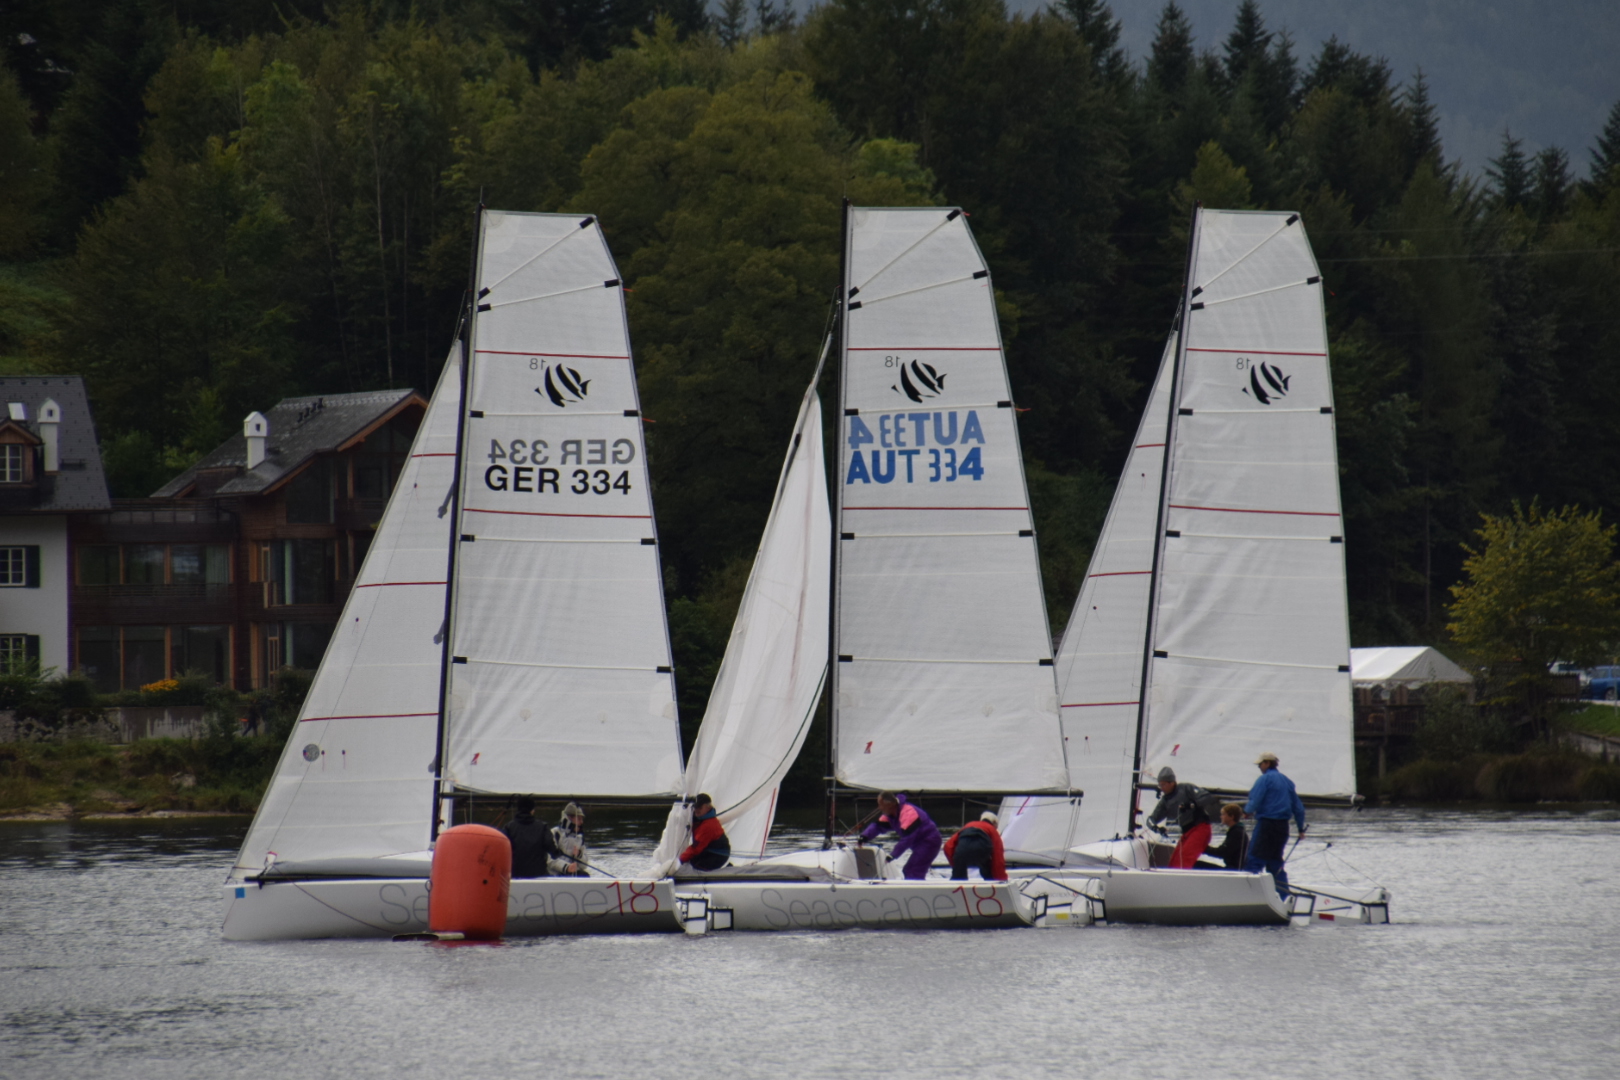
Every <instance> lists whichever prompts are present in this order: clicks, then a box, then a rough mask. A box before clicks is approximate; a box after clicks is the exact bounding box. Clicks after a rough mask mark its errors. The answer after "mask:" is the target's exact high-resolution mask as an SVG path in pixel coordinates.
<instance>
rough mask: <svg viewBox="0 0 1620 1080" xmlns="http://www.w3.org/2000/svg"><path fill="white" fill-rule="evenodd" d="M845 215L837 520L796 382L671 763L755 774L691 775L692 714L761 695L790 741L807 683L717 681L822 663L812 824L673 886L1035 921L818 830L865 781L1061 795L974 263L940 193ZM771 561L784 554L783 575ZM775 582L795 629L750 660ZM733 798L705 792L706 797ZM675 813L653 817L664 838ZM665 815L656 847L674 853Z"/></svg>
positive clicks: (809, 399) (994, 339) (813, 419)
mask: <svg viewBox="0 0 1620 1080" xmlns="http://www.w3.org/2000/svg"><path fill="white" fill-rule="evenodd" d="M844 234H845V253H844V276H843V282H842V290H841V293H840V298H841V299H840V309H841V310H840V313H839V319H838V324H837V330H836V332H835V334H836V339H837V346H838V347H837V354H838V357H837V358H838V371H839V380H838V382H839V397H840V399H839V411H838V415H839V424H838V431H839V435H838V438H839V455H838V464H837V470H836V473H835V476H836V479H837V481H838V483H837V484H836V489H837V495H836V502H835V505H836V515H837V516H836V521H833V520H829V519H828V517H827V509H826V505H825V494H824V491H823V489H822V487H821V484H822V480H821V475H822V472H821V471H822V468H823V466H822V463H821V451H820V444H819V442H814V440H819V439H820V438H821V429H820V423H819V416H820V405H819V401H818V399H817V397H816V394H815V389H814V386H815V384H814V382H812V385H811V389H810V391H809V392H808V393H807V394H806V397H805V404H804V407H803V408H802V409H801V412H800V415H799V420H798V423H797V425H796V427H795V431H794V435H793V441H792V444H791V445H790V449H789V453H788V460H787V463H786V464H785V465H784V479H783V482H782V484H781V486H780V487H779V492H778V497H777V503H776V506H775V507H774V508H773V511H772V516H771V525H770V526H769V527H768V528H767V531H766V537H765V540H764V542H763V544H762V546H761V549H760V554H759V556H758V560H757V561H756V567H755V575H754V577H753V578H752V579H751V580H750V583H749V592H748V594H746V595H745V599H744V602H743V608H742V611H741V612H740V613H739V616H738V622H737V629H736V630H735V631H734V633H733V637H732V641H731V645H730V647H729V648H728V651H727V655H726V659H725V666H724V667H723V668H722V673H721V678H720V683H719V684H718V685H717V688H716V695H717V698H716V701H712V702H711V704H710V709H709V713H708V714H707V715H706V716H705V719H704V726H703V730H702V731H701V733H700V734H699V736H698V746H699V752H695V753H694V758H693V763H692V765H691V766H690V767H689V773H688V787H689V788H692V789H693V790H694V791H695V790H697V789H698V788H700V787H702V786H703V785H705V784H709V785H711V794H713V793H714V790H717V789H720V788H721V785H722V783H731V784H734V785H736V786H737V789H738V790H755V791H763V790H765V789H766V784H767V779H766V777H765V776H764V775H761V776H759V777H757V778H755V779H753V780H750V781H747V782H739V780H738V778H737V776H736V774H732V775H730V776H726V777H725V778H724V780H721V779H716V780H713V781H711V780H709V779H707V778H706V777H704V774H703V773H700V772H699V771H698V770H699V769H704V770H707V769H708V765H707V763H705V762H703V761H702V760H701V759H702V757H703V754H702V750H703V748H704V747H705V746H706V745H708V740H709V738H710V735H711V728H710V724H711V723H718V724H720V725H722V726H720V727H717V728H715V729H714V731H715V733H716V734H721V733H726V734H723V735H722V736H721V737H722V738H735V737H736V736H735V735H734V734H730V733H731V732H733V731H735V730H736V723H737V721H739V720H740V721H742V722H743V724H745V725H746V724H747V723H748V718H749V717H751V716H756V715H763V716H765V717H768V718H767V719H764V720H762V721H761V724H760V726H761V727H762V728H763V729H764V731H765V732H776V731H780V732H783V733H786V732H787V731H788V730H790V729H793V730H796V731H798V732H799V734H798V737H797V740H790V739H787V738H782V739H780V740H779V742H778V745H779V746H780V747H781V748H783V749H787V748H789V747H790V746H791V749H792V750H793V751H794V752H796V751H797V749H798V747H799V745H800V744H801V743H802V739H803V736H802V730H803V728H802V725H803V724H804V723H805V722H806V721H807V720H808V717H809V710H810V709H811V708H812V707H813V706H814V703H815V695H814V694H813V693H809V692H801V693H800V694H799V695H798V696H796V697H795V698H794V701H793V704H792V706H791V707H788V708H781V709H777V708H764V709H760V708H759V707H758V706H755V705H749V704H747V703H746V702H745V700H744V699H743V698H741V697H738V696H736V695H735V694H734V689H733V686H732V685H731V684H730V683H728V672H733V671H743V670H749V671H751V675H749V676H747V677H741V676H738V677H737V678H738V681H739V682H743V683H748V682H752V683H759V682H762V681H764V682H767V683H768V681H769V680H764V679H762V676H764V675H765V674H766V673H767V672H768V671H769V670H772V668H771V667H770V666H769V665H770V664H774V665H776V667H777V668H778V669H780V670H781V671H782V672H784V678H785V673H786V672H788V671H789V670H796V671H798V672H799V673H800V674H799V678H798V681H797V682H796V683H794V684H793V685H796V686H798V687H800V688H801V691H808V690H809V687H810V685H811V681H812V680H811V677H810V676H811V675H812V674H813V675H814V677H815V679H816V680H819V679H820V677H821V672H822V671H823V670H827V669H828V664H827V661H828V660H829V659H832V660H833V661H834V662H833V663H832V664H831V665H830V678H829V679H828V680H827V682H828V687H827V690H826V694H827V697H828V702H829V714H830V718H831V738H830V740H829V742H830V754H829V759H830V760H829V773H828V776H829V779H830V781H831V783H832V787H831V788H830V789H829V792H828V803H829V826H828V834H827V843H826V845H825V846H824V848H823V849H822V850H818V851H805V852H796V853H791V854H788V855H782V856H776V857H773V858H766V859H763V860H761V861H758V862H756V863H754V864H752V865H746V866H741V867H732V868H728V869H727V870H722V871H717V872H715V873H713V874H693V875H691V877H690V879H688V880H685V881H683V885H684V886H686V887H688V888H701V889H702V892H703V895H704V898H705V899H706V901H707V904H708V908H709V911H710V912H711V913H713V915H714V916H715V917H717V918H718V919H720V920H721V921H720V922H718V923H716V925H717V926H730V927H731V928H734V929H758V930H766V929H794V928H806V929H808V928H829V927H842V926H873V927H912V928H932V927H981V926H984V927H990V926H1014V925H1028V924H1029V923H1031V922H1033V921H1036V920H1037V919H1038V918H1040V917H1041V915H1042V913H1043V912H1044V904H1045V901H1044V899H1043V900H1039V901H1031V900H1030V898H1029V897H1027V896H1025V895H1024V894H1023V893H1022V892H1021V891H1020V890H1019V889H1018V888H1017V887H1015V886H1012V885H1009V884H1007V883H1003V882H979V881H974V882H971V883H965V884H964V883H961V882H950V881H943V880H937V879H936V880H925V881H904V880H898V869H897V868H893V867H889V866H888V865H887V860H886V858H885V857H884V854H883V852H882V851H881V850H880V849H877V848H872V847H862V846H855V845H846V844H843V843H840V842H838V838H836V837H834V835H833V826H832V824H831V822H832V820H833V816H834V814H835V812H836V802H835V800H836V799H837V798H838V797H840V796H842V797H845V798H848V797H850V796H853V795H856V794H857V793H860V792H868V793H873V792H876V791H879V790H883V789H894V790H906V791H908V792H910V793H912V794H913V795H917V794H948V795H953V796H962V797H971V796H976V795H983V794H984V793H987V792H990V793H995V794H996V795H1000V794H1001V793H1004V792H1007V791H1012V790H1019V791H1026V790H1027V791H1049V792H1054V793H1064V792H1066V791H1067V782H1068V781H1067V770H1066V768H1065V765H1064V760H1063V741H1062V738H1061V734H1060V731H1059V726H1058V716H1057V697H1056V683H1055V680H1054V677H1053V670H1052V658H1051V655H1050V652H1051V640H1050V638H1049V636H1048V634H1047V630H1046V612H1045V608H1044V601H1043V599H1042V593H1041V587H1040V569H1039V565H1038V562H1037V559H1036V551H1035V540H1034V526H1033V521H1032V519H1031V517H1030V510H1029V499H1028V495H1027V490H1026V488H1025V482H1024V475H1023V462H1022V455H1021V454H1020V452H1019V447H1018V436H1017V427H1016V414H1015V411H1014V409H1013V407H1012V400H1011V393H1010V390H1009V384H1008V380H1007V372H1006V366H1005V363H1004V361H1003V358H1002V348H1001V338H1000V329H999V325H998V322H997V319H996V312H995V298H994V292H993V291H992V288H991V283H990V279H989V271H988V269H987V268H986V266H985V264H984V260H983V258H982V256H981V255H980V253H979V250H978V247H977V245H976V244H975V243H974V241H973V237H972V234H971V233H970V232H969V230H968V227H967V220H966V215H964V214H963V212H962V211H961V210H959V209H954V208H949V207H945V208H938V207H926V208H907V209H883V208H848V209H846V221H845V229H844ZM812 443H813V445H814V448H813V449H812ZM795 455H799V456H804V457H806V458H807V460H806V461H805V464H806V465H812V466H813V467H812V468H809V469H805V470H804V472H803V473H801V474H800V482H801V487H799V488H795V487H793V486H792V481H793V475H794V474H793V470H794V469H795V468H797V467H798V466H797V464H796V461H797V458H796V456H795ZM802 493H808V494H809V497H810V498H809V502H808V503H805V502H804V501H803V498H804V494H802ZM790 510H791V516H789V513H788V512H789V511H790ZM790 521H791V523H792V525H791V527H790V528H785V527H783V526H784V525H785V524H786V523H788V522H790ZM816 530H825V534H824V535H826V536H827V540H826V542H821V541H819V540H818V541H816V542H815V543H807V542H806V540H805V535H806V533H807V532H808V531H816ZM834 533H836V540H834V539H832V536H833V534H834ZM788 567H791V568H792V573H791V574H784V570H783V569H782V568H788ZM762 568H770V569H768V570H762ZM818 577H819V580H818ZM782 579H787V580H789V581H791V583H792V586H793V587H792V589H791V590H789V591H790V592H791V595H792V598H793V600H794V602H795V604H796V605H797V606H796V607H793V608H792V611H793V612H794V613H795V614H796V617H797V618H798V620H799V622H798V630H797V633H796V634H791V635H790V634H785V633H783V632H781V631H777V633H778V635H779V636H778V638H777V639H776V640H778V641H779V642H780V647H779V648H778V649H777V652H776V659H775V660H774V661H767V660H766V659H764V657H763V655H762V653H761V652H760V650H759V648H758V647H757V645H753V644H751V642H752V641H753V638H754V636H755V634H756V625H755V623H756V620H759V622H760V625H759V627H758V628H759V629H766V630H768V629H769V628H770V627H771V626H772V625H774V624H773V623H772V622H771V620H780V619H782V618H785V617H786V616H787V614H788V610H787V608H785V607H784V606H783V604H781V603H774V604H770V605H769V606H768V608H767V611H768V614H767V615H765V616H764V617H763V618H761V616H760V615H758V614H755V607H754V604H755V602H756V597H755V589H756V586H760V587H766V588H775V589H776V590H777V591H781V589H780V586H771V585H769V583H770V582H772V581H777V580H782ZM829 583H830V585H831V587H829ZM822 604H830V614H829V613H828V608H826V607H819V606H818V605H822ZM762 606H765V605H762ZM812 629H816V630H820V631H822V632H823V633H826V634H827V636H825V637H823V638H822V640H821V641H820V642H819V646H820V647H819V649H814V648H813V646H812V644H811V642H810V640H809V631H811V630H812ZM829 630H830V633H828V631H829ZM789 645H791V648H788V647H787V646H789ZM749 649H753V652H752V653H750V652H748V651H746V650H749ZM812 654H813V655H814V656H815V658H816V659H815V660H814V661H813V662H811V661H809V660H808V657H809V656H810V655H812ZM792 665H799V666H798V667H796V668H795V667H793V666H792ZM781 685H788V684H787V683H786V682H782V683H781ZM794 725H798V727H797V728H794ZM718 742H719V740H717V745H718ZM761 761H762V763H763V762H765V761H781V757H780V755H777V756H772V755H765V756H764V757H763V758H761ZM780 768H781V770H782V771H785V769H786V764H785V763H783V764H781V766H780ZM712 775H715V776H717V777H718V776H719V775H720V773H719V772H715V773H713V774H712ZM775 776H776V778H777V779H778V780H779V779H780V773H779V772H778V773H776V774H775ZM729 798H730V796H727V798H721V797H719V796H718V795H717V796H716V802H717V805H721V806H724V805H725V803H726V802H727V801H728V799H729ZM678 809H679V808H677V814H672V817H671V828H672V830H674V831H673V835H677V836H678V835H679V834H680V824H681V819H680V818H679V817H678ZM721 819H722V821H723V822H725V821H726V814H725V811H724V810H722V813H721ZM738 821H739V822H744V821H745V816H744V815H739V816H738ZM765 824H766V826H767V827H768V824H769V822H768V820H767V821H766V822H765ZM729 828H731V826H730V825H729V824H728V829H729ZM738 834H739V836H740V838H741V840H742V844H741V845H737V844H736V839H737V838H739V837H734V850H736V849H737V847H743V848H744V850H749V851H752V850H755V845H756V844H759V845H762V843H763V839H764V836H763V834H761V833H759V832H758V831H756V829H755V827H754V826H752V825H749V824H743V826H742V827H741V828H739V829H738ZM671 835H672V833H668V832H667V833H666V842H665V847H664V849H663V850H662V851H661V854H662V855H664V856H665V857H667V856H668V854H669V852H670V851H673V850H675V847H674V844H673V843H671V842H670V836H671Z"/></svg>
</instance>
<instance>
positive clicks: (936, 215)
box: [834, 207, 1067, 792]
mask: <svg viewBox="0 0 1620 1080" xmlns="http://www.w3.org/2000/svg"><path fill="white" fill-rule="evenodd" d="M846 245H847V250H846V258H845V266H846V271H845V273H846V277H845V296H846V310H845V315H844V318H843V319H842V320H841V333H842V338H843V341H842V345H843V348H842V349H841V352H842V360H843V377H842V379H841V386H842V392H843V400H842V401H841V402H840V425H839V430H840V437H839V463H838V471H837V478H838V490H839V496H838V497H839V504H840V505H839V513H840V521H839V525H838V528H839V532H840V540H839V570H838V580H837V582H836V588H837V594H838V595H837V605H836V609H835V612H834V619H835V620H836V625H837V633H836V651H837V653H838V663H837V664H836V665H835V675H834V678H835V680H836V681H835V685H834V691H835V707H836V708H835V723H834V733H835V734H834V737H835V742H834V765H835V774H836V778H837V780H838V781H839V782H840V783H843V784H847V785H851V786H854V787H859V788H869V789H870V788H885V787H887V788H905V789H908V790H911V791H1023V792H1040V791H1062V790H1065V789H1066V786H1067V771H1066V769H1065V767H1064V760H1063V743H1062V738H1061V735H1060V732H1059V723H1058V715H1057V699H1056V684H1055V682H1054V679H1053V670H1052V666H1051V638H1050V636H1049V632H1048V629H1047V623H1046V612H1045V605H1044V602H1043V599H1042V596H1041V585H1040V568H1039V566H1038V564H1037V560H1036V550H1035V538H1034V525H1033V521H1032V519H1031V517H1030V511H1029V498H1028V494H1027V491H1026V488H1025V484H1024V471H1023V461H1022V457H1021V455H1020V453H1019V446H1018V431H1017V425H1016V421H1015V413H1014V410H1013V407H1012V401H1011V397H1012V395H1011V393H1010V391H1009V388H1008V381H1007V371H1006V366H1005V363H1004V362H1003V358H1002V351H1001V333H1000V328H999V326H998V325H997V321H996V308H995V293H994V290H993V289H992V288H991V283H990V277H989V271H988V270H987V269H986V267H985V264H984V260H983V258H982V257H981V256H980V254H979V250H978V247H977V245H976V244H975V243H974V242H973V237H972V235H971V234H970V233H969V231H968V228H967V220H966V217H965V216H964V215H963V214H962V212H961V211H960V210H951V209H942V208H935V207H928V208H916V209H897V210H895V209H854V210H852V211H851V212H850V228H849V233H848V236H847V237H846Z"/></svg>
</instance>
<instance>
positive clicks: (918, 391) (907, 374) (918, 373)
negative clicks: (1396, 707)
mask: <svg viewBox="0 0 1620 1080" xmlns="http://www.w3.org/2000/svg"><path fill="white" fill-rule="evenodd" d="M889 389H891V390H893V391H894V392H895V393H897V394H904V395H906V397H908V398H910V399H911V400H912V401H915V402H918V403H921V402H922V400H923V399H924V398H931V397H939V395H941V394H943V393H944V392H945V373H944V372H943V371H940V370H939V369H938V368H936V367H934V365H933V364H925V363H923V362H922V361H921V360H913V361H912V362H911V363H909V364H901V365H900V382H899V383H898V384H896V385H894V386H891V387H889Z"/></svg>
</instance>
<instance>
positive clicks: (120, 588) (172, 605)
mask: <svg viewBox="0 0 1620 1080" xmlns="http://www.w3.org/2000/svg"><path fill="white" fill-rule="evenodd" d="M234 588H235V587H234V586H232V585H229V584H215V585H75V586H74V587H73V610H74V616H73V618H74V622H76V623H78V624H79V625H80V626H90V625H94V624H96V623H100V622H112V623H128V622H153V623H158V622H171V621H175V622H178V621H193V622H198V623H218V622H229V621H230V620H231V619H232V618H233V617H234V614H235V609H236V595H235V592H234Z"/></svg>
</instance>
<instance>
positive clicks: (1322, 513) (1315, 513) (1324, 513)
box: [1170, 503, 1339, 517]
mask: <svg viewBox="0 0 1620 1080" xmlns="http://www.w3.org/2000/svg"><path fill="white" fill-rule="evenodd" d="M1170 509H1172V510H1211V511H1214V512H1215V513H1218V514H1286V515H1288V516H1290V517H1338V516H1339V514H1338V513H1337V512H1335V511H1332V510H1244V509H1241V508H1239V507H1236V506H1183V505H1182V504H1180V503H1171V504H1170Z"/></svg>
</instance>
